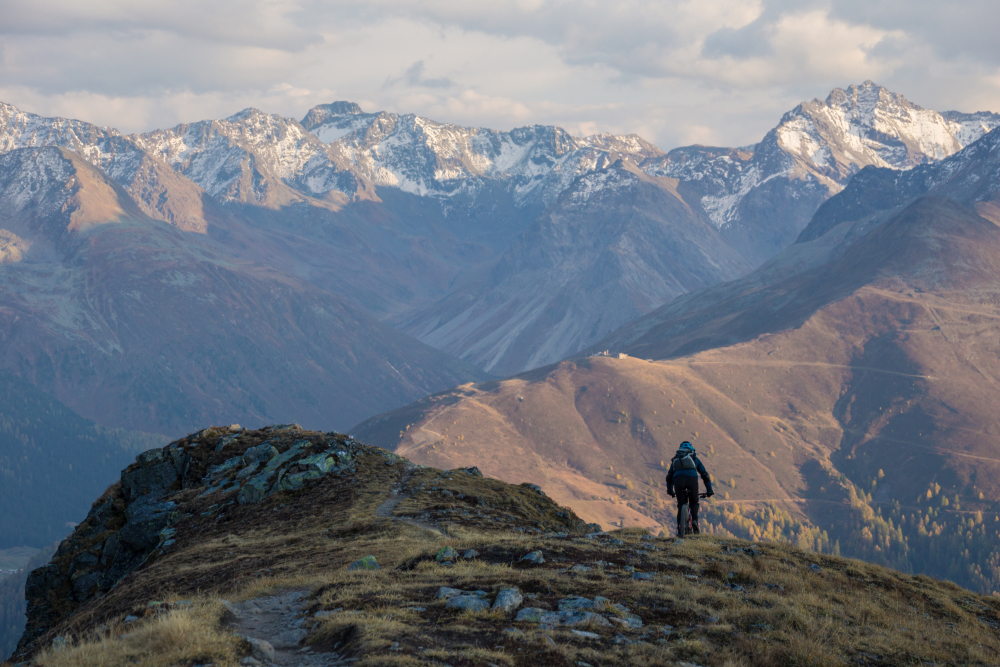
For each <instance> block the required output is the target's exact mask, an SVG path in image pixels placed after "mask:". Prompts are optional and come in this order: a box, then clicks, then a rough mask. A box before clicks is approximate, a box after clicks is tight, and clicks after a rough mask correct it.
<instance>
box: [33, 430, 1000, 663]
mask: <svg viewBox="0 0 1000 667" xmlns="http://www.w3.org/2000/svg"><path fill="white" fill-rule="evenodd" d="M263 443H268V444H269V445H270V446H274V447H275V450H276V452H278V453H275V454H274V456H275V460H278V459H280V460H286V461H287V460H289V459H288V458H287V456H286V454H287V453H288V452H290V451H292V450H293V448H295V447H296V446H298V447H299V450H296V451H301V452H306V451H308V452H316V451H322V450H327V451H329V452H332V454H331V456H333V455H335V456H337V460H338V461H341V462H344V461H350V463H349V464H343V465H341V464H338V466H339V467H338V468H337V469H333V470H331V471H330V472H328V473H327V474H326V475H324V476H321V477H319V478H317V479H315V480H314V481H312V482H308V483H306V484H305V486H303V487H302V488H299V489H297V490H284V491H281V490H275V491H273V492H271V493H270V494H269V495H267V496H266V497H264V498H263V499H262V500H260V502H259V503H247V504H242V505H241V504H240V503H238V502H233V499H234V498H237V497H243V496H242V494H243V493H244V492H243V491H242V489H245V488H246V487H247V485H248V484H250V482H249V481H247V480H248V479H250V476H249V475H247V474H244V473H239V475H242V476H239V475H238V474H237V473H238V471H239V470H240V468H239V465H242V464H238V465H236V466H235V467H234V466H230V467H229V468H227V469H226V471H227V472H225V473H223V472H218V471H219V470H220V469H218V468H212V467H211V466H218V465H220V464H222V463H223V462H224V461H229V460H233V459H236V460H240V457H241V456H242V455H244V453H246V452H247V450H248V449H249V448H250V447H260V445H261V444H263ZM306 443H308V444H306ZM220 445H221V449H222V450H223V451H220V452H215V450H216V449H217V448H220ZM253 451H254V452H259V451H260V450H259V449H255V450H253ZM251 454H252V455H251V456H250V457H249V458H250V459H251V460H252V459H253V458H256V454H253V453H251ZM177 455H178V456H180V455H184V456H188V457H190V461H191V463H190V466H191V467H192V468H194V469H196V470H197V472H196V474H195V475H193V476H191V478H190V480H191V481H182V482H180V483H179V484H176V485H175V486H173V487H171V489H172V490H168V491H167V495H166V496H164V497H163V502H173V503H176V505H173V506H171V507H173V508H174V509H175V510H176V512H177V515H178V519H177V522H176V523H175V524H173V526H172V531H173V532H172V533H170V537H169V539H168V540H166V541H164V540H161V541H160V544H159V546H157V547H156V549H155V550H154V551H153V552H152V554H151V556H150V557H149V558H148V559H147V560H146V561H145V563H144V564H143V565H141V566H140V567H139V568H138V569H136V570H134V571H132V572H131V574H128V575H127V576H125V578H124V579H122V580H121V582H120V583H119V584H118V585H117V586H115V587H114V588H112V589H110V590H109V591H108V592H107V593H105V594H104V595H93V596H91V597H89V598H87V599H86V601H84V602H82V603H76V602H72V601H71V600H68V599H67V597H66V594H65V592H64V591H63V592H61V591H62V589H61V588H59V587H58V586H55V585H54V586H55V587H53V588H50V589H49V593H48V597H47V603H48V604H49V605H50V606H51V607H52V609H54V610H59V609H61V610H62V611H58V613H59V614H60V616H59V618H57V619H55V620H54V622H53V623H51V624H49V625H46V626H45V627H41V628H40V627H35V628H34V631H35V634H34V637H35V643H34V645H33V646H30V647H29V646H22V650H27V651H28V653H26V654H24V655H22V656H20V657H19V658H17V659H18V660H23V659H25V658H27V657H29V655H30V656H33V657H32V658H31V659H32V660H33V662H32V664H37V665H46V666H50V667H62V666H68V665H73V666H74V667H84V666H89V665H95V666H96V665H107V664H126V663H138V662H140V661H141V662H142V664H143V665H147V666H148V665H153V666H159V665H189V664H204V663H208V662H211V663H213V664H216V665H236V664H238V663H239V662H240V660H242V659H243V658H244V656H249V655H251V654H253V655H256V656H258V657H260V656H261V655H266V654H267V648H268V647H269V649H270V651H271V653H270V655H271V658H270V659H269V660H273V661H274V662H275V663H277V664H285V662H284V661H285V660H288V661H290V662H288V664H331V663H334V662H335V661H336V660H338V659H348V660H356V662H353V663H352V664H357V665H423V664H438V665H440V664H448V665H485V664H494V665H506V666H514V665H532V666H534V665H580V664H581V663H582V664H590V665H600V664H654V665H659V664H663V665H673V664H676V663H677V662H680V661H682V662H689V663H693V664H698V665H703V666H705V667H714V666H718V667H722V666H730V665H748V666H758V665H759V666H764V665H775V664H799V665H846V664H855V665H856V664H862V665H898V664H928V665H944V664H948V665H989V664H996V663H997V661H998V660H1000V638H998V635H997V632H996V629H995V628H996V627H998V618H1000V602H998V600H997V599H996V598H989V597H984V596H980V595H977V594H975V593H972V592H969V591H967V590H963V589H961V588H959V587H957V586H955V585H953V584H949V583H941V582H938V581H935V580H934V579H931V578H929V577H925V576H916V577H914V576H911V575H906V574H902V573H900V572H896V571H892V570H888V569H885V568H882V567H878V566H875V565H871V564H866V563H862V562H859V561H854V560H849V559H844V558H839V557H834V556H817V555H815V554H813V553H810V552H807V551H803V550H800V549H798V548H795V547H793V546H789V545H782V544H775V543H767V544H763V543H756V544H755V543H750V542H746V541H742V540H737V539H732V538H719V537H716V536H704V535H703V536H700V537H697V538H692V539H688V540H681V541H678V540H675V539H673V538H666V539H665V538H653V537H651V536H649V535H648V534H647V533H646V532H645V531H643V530H639V529H622V530H616V531H614V532H611V533H607V534H604V533H600V534H595V533H590V534H588V533H587V532H586V531H588V530H591V528H589V527H586V526H584V525H583V524H581V523H580V522H579V520H578V519H576V517H575V516H574V515H573V513H572V512H571V511H569V510H566V509H563V508H560V507H559V506H558V505H556V504H554V503H553V502H551V501H550V500H549V499H548V498H547V497H546V496H545V495H543V494H541V493H539V492H538V491H536V490H534V489H532V488H530V487H527V486H512V485H508V484H504V483H502V482H499V481H497V480H491V479H487V478H482V477H478V476H476V474H475V471H472V472H471V473H470V472H469V471H465V470H450V471H444V470H437V469H432V468H419V467H414V466H412V465H410V464H409V463H408V462H407V461H406V460H404V459H400V458H398V457H396V456H394V455H392V454H390V453H388V452H385V451H383V450H380V449H377V448H370V447H366V446H364V445H359V444H356V443H352V442H351V441H349V440H347V439H346V438H344V437H343V436H338V435H337V434H321V433H315V432H309V431H301V430H299V429H297V428H290V429H288V428H286V429H284V430H271V431H259V432H242V433H240V434H237V437H235V438H234V437H232V435H231V434H229V433H228V432H227V431H224V430H219V429H213V430H209V431H207V432H203V433H202V434H199V435H198V436H196V437H194V438H192V439H189V440H185V441H182V442H181V443H180V444H179V445H178V447H177ZM302 455H303V456H306V454H302ZM171 456H173V455H171ZM283 456H284V457H285V458H284V459H281V457H283ZM308 456H310V457H311V456H313V454H308ZM244 460H247V459H246V457H245V458H244ZM306 460H307V459H304V458H303V459H300V461H306ZM309 460H313V459H309ZM260 465H263V463H261V464H257V463H253V464H248V467H250V468H251V473H253V471H254V470H261V468H259V467H256V466H260ZM296 465H299V466H300V467H301V465H302V464H301V463H300V464H294V463H293V464H291V467H289V468H288V470H289V472H288V473H285V474H286V475H287V474H294V473H292V472H291V471H293V470H295V469H296ZM344 466H346V467H344ZM267 469H268V468H267V467H265V468H263V470H265V471H266V470H267ZM138 470H139V468H138V467H131V468H130V469H129V471H130V475H131V473H134V472H136V471H138ZM203 470H210V471H211V470H215V471H217V472H215V473H213V472H209V473H208V474H209V476H212V475H214V476H216V477H218V478H219V479H218V481H219V482H220V483H221V484H222V485H224V486H222V488H223V489H228V490H221V491H218V492H215V493H209V494H208V495H205V491H206V488H205V487H204V486H201V485H199V483H198V482H196V481H194V480H195V478H196V477H197V478H199V479H200V476H201V475H202V471H203ZM234 475H235V476H236V477H234ZM129 479H130V480H132V481H133V482H134V480H135V479H136V477H135V476H134V475H133V476H131V477H130V478H129ZM185 479H187V477H185ZM225 480H235V481H236V482H238V483H237V484H235V486H231V482H230V481H225ZM240 480H243V481H242V482H240ZM130 483H132V482H130ZM129 497H130V496H129V494H128V492H127V491H125V490H124V489H123V488H122V487H120V486H117V485H116V486H115V487H113V488H112V489H110V490H109V491H108V493H107V494H106V495H105V496H104V497H102V498H101V499H100V502H98V503H95V509H94V511H93V512H92V513H91V516H90V517H89V518H88V520H87V521H86V522H84V524H82V525H81V526H80V527H79V528H78V530H77V532H76V533H75V534H74V536H73V537H72V538H71V539H70V540H68V541H67V542H66V543H64V545H63V547H61V548H60V552H59V553H57V555H56V556H55V558H54V560H53V563H52V566H50V567H53V568H56V570H58V571H59V572H62V571H66V570H67V568H68V567H69V566H70V565H71V564H72V563H74V562H76V563H81V562H83V561H82V560H81V555H82V554H85V553H93V554H96V555H98V556H100V555H101V549H100V547H99V545H101V544H106V543H107V542H106V537H105V536H106V535H109V534H112V533H114V531H115V530H118V529H119V528H120V527H121V523H120V522H117V520H116V519H115V516H116V513H119V512H125V511H126V507H132V506H133V505H134V503H135V502H136V501H134V500H132V501H129V500H128V498H129ZM109 503H110V504H109ZM109 507H112V508H114V509H113V510H108V509H106V508H109ZM109 512H110V513H109ZM121 530H122V532H125V529H124V528H121ZM94 545H97V546H94ZM448 547H450V548H451V549H452V550H453V552H452V551H447V548H448ZM468 550H474V552H475V553H468ZM534 551H539V552H540V555H541V557H542V562H529V561H526V560H524V558H523V557H524V556H525V555H527V554H529V553H531V552H534ZM365 557H374V558H375V559H376V560H377V562H378V563H379V564H380V569H364V568H361V569H353V570H352V569H350V568H349V567H348V566H349V565H351V564H352V563H356V562H357V561H359V560H360V559H363V558H365ZM83 567H84V569H86V568H89V567H93V566H91V565H86V566H83ZM97 567H103V566H101V565H98V566H97ZM56 570H53V572H56ZM84 576H86V574H84ZM442 587H447V588H452V589H459V590H460V591H466V592H468V594H466V595H464V596H461V600H459V599H458V598H456V597H454V596H455V595H456V593H457V591H452V592H449V591H442V590H441V588H442ZM512 588H514V589H516V590H517V593H516V594H515V593H513V592H510V593H508V594H507V595H508V596H511V598H512V599H513V601H512V602H511V605H510V608H509V609H507V610H501V609H491V610H480V611H468V610H462V609H461V608H459V607H460V606H462V605H466V606H469V605H471V606H472V607H477V606H478V607H482V605H481V604H476V603H474V601H475V600H479V599H481V600H485V603H486V604H487V605H489V604H492V603H494V602H495V601H496V598H497V597H498V596H499V594H500V593H501V592H502V591H505V590H507V591H509V590H510V589H512ZM449 596H452V597H449ZM517 598H520V599H517ZM42 616H43V615H42V614H41V613H40V612H38V613H36V615H35V616H34V621H33V622H36V623H37V622H38V621H39V619H41V618H42ZM129 616H131V617H132V618H131V619H129V620H128V622H126V621H125V619H126V617H129ZM38 631H40V632H38ZM57 638H58V640H57ZM248 638H249V639H248ZM261 640H264V641H267V642H268V647H264V646H263V645H262V644H261ZM291 661H294V662H291ZM247 664H253V663H247Z"/></svg>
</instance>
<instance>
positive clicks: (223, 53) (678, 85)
mask: <svg viewBox="0 0 1000 667" xmlns="http://www.w3.org/2000/svg"><path fill="white" fill-rule="evenodd" d="M998 20H1000V9H998V5H997V3H996V0H962V1H959V2H951V3H944V2H941V1H940V0H794V1H793V0H763V1H759V2H753V1H746V0H693V1H691V2H680V1H675V0H661V1H659V2H637V1H633V0H616V2H607V1H589V0H588V1H571V0H491V1H490V2H469V0H425V1H424V2H409V1H406V0H363V1H359V2H353V1H349V0H339V1H338V0H332V1H331V0H325V1H320V0H259V1H250V0H213V1H212V2H204V0H198V1H195V0H169V1H168V0H145V1H143V2H122V1H116V0H88V1H87V2H80V1H79V0H73V1H70V0H32V1H31V2H24V1H23V0H0V100H3V101H6V102H9V103H11V104H14V105H15V106H17V107H20V108H22V109H24V110H27V111H33V112H35V113H40V114H44V115H62V116H69V117H74V118H80V119H83V120H87V121H90V122H93V123H97V124H100V125H112V126H115V127H118V128H119V129H121V130H123V131H139V130H147V129H152V128H156V127H164V126H170V125H174V124H177V123H180V122H188V121H195V120H201V119H204V118H216V117H222V116H227V115H230V114H232V113H235V112H236V111H238V110H240V109H242V108H245V107H248V106H255V107H258V108H260V109H263V110H265V111H270V112H273V113H280V114H283V115H286V116H292V117H296V118H301V117H302V116H303V115H304V114H305V112H306V111H307V110H308V109H309V108H310V107H311V106H313V105H315V104H319V103H323V102H330V101H334V100H352V101H355V102H358V103H359V104H361V106H362V107H363V108H364V109H365V110H366V111H374V110H380V109H387V110H391V111H396V112H401V113H417V114H420V115H424V116H427V117H430V118H433V119H435V120H441V121H450V122H456V123H462V124H466V125H482V126H489V127H494V128H498V129H510V128H512V127H517V126H521V125H527V124H534V123H542V124H556V125H561V126H563V127H565V128H567V129H568V130H570V131H571V132H573V133H575V134H588V133H592V132H595V131H607V132H617V133H627V132H635V133H638V134H640V135H642V136H644V137H646V138H647V139H650V140H651V141H653V142H654V143H656V144H657V145H659V146H661V147H662V148H665V149H669V148H672V147H674V146H678V145H683V144H689V143H706V144H721V145H743V144H749V143H753V142H756V141H758V140H759V139H760V137H761V136H762V135H763V134H764V132H766V131H767V130H768V129H769V128H771V127H773V126H774V125H775V124H776V123H777V121H778V119H779V118H780V116H781V114H782V113H783V112H784V111H786V110H788V109H791V108H792V107H794V106H795V104H797V103H798V102H800V101H802V100H806V99H812V98H814V97H820V98H823V97H825V96H826V95H827V94H828V93H829V91H830V90H831V89H832V88H834V87H845V86H847V85H850V84H851V83H861V82H862V81H864V80H866V79H872V80H874V81H876V82H878V83H881V84H883V85H885V86H888V87H889V88H891V89H892V90H894V91H896V92H900V93H903V94H904V95H906V96H907V97H908V98H909V99H911V100H913V101H914V102H916V103H918V104H920V105H922V106H925V107H929V108H933V109H938V110H946V109H959V110H963V111H976V110H983V109H989V110H993V111H1000V40H998V39H997V38H996V30H995V27H996V25H997V24H998Z"/></svg>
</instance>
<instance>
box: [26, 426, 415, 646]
mask: <svg viewBox="0 0 1000 667" xmlns="http://www.w3.org/2000/svg"><path fill="white" fill-rule="evenodd" d="M360 447H364V445H360V444H358V443H357V442H355V441H354V440H353V439H352V438H350V436H342V435H339V434H335V433H329V434H321V433H316V432H305V431H303V430H302V428H301V427H300V426H298V425H296V424H282V425H276V426H271V427H266V428H264V429H261V430H259V431H248V430H244V429H242V428H241V427H240V426H238V425H233V426H225V427H214V428H209V429H205V430H203V431H200V432H199V433H196V434H194V435H192V436H189V437H188V438H184V439H182V440H178V441H176V442H172V443H171V444H169V445H167V446H166V447H163V448H161V449H151V450H149V451H146V452H143V453H142V454H140V455H139V456H138V457H137V458H136V461H135V463H134V464H132V465H130V466H129V467H128V468H126V469H125V470H123V471H122V474H121V481H120V483H118V484H115V485H114V486H112V487H111V488H110V489H108V491H106V492H105V494H104V495H103V496H102V497H101V498H100V499H98V501H97V502H96V503H94V505H93V507H92V508H91V510H90V513H89V514H88V515H87V518H86V520H85V521H84V522H83V523H81V524H80V526H79V527H78V528H77V530H76V531H74V533H73V534H72V535H71V536H70V537H69V538H67V539H66V540H64V541H63V542H62V544H60V545H59V548H58V550H57V551H56V553H55V555H54V556H53V558H52V561H51V562H50V563H49V564H48V565H46V566H45V567H42V568H39V569H37V570H35V571H33V572H32V573H31V574H30V575H29V576H28V580H27V583H26V584H25V597H26V598H27V600H28V625H27V628H26V630H25V633H24V636H23V637H22V638H21V643H20V645H19V647H18V652H22V651H23V650H26V649H27V648H29V647H30V645H31V643H32V642H33V641H34V640H35V639H36V638H38V637H39V636H41V635H43V634H44V633H45V632H46V631H47V630H48V629H49V628H50V627H52V625H54V623H55V622H57V621H58V620H59V619H60V618H64V617H65V616H66V615H68V614H69V613H71V612H73V611H74V610H75V609H76V608H77V607H79V606H80V605H83V604H85V603H86V602H87V601H89V600H91V599H92V598H94V597H97V596H101V595H102V594H103V593H105V592H107V591H109V590H111V589H112V588H114V587H115V586H116V585H117V584H118V583H119V582H120V581H121V580H122V579H124V578H125V577H127V576H128V575H129V574H131V573H132V572H134V571H136V570H137V569H138V568H140V567H141V566H142V565H143V564H144V563H146V562H147V561H150V560H154V559H155V558H156V557H157V556H158V555H160V554H162V553H164V552H165V551H166V550H168V549H170V547H171V546H172V545H173V544H174V539H173V538H174V535H175V533H176V528H175V525H176V524H178V523H179V522H181V521H183V520H185V519H186V518H188V517H191V516H192V515H191V513H189V512H186V511H185V509H186V506H185V502H186V501H187V500H189V499H190V498H206V497H209V498H211V499H212V500H213V501H214V502H213V504H212V505H211V506H210V507H209V508H208V510H207V511H206V512H204V513H203V515H204V514H208V515H212V514H216V513H219V512H222V511H224V508H225V507H227V506H230V505H233V504H238V505H251V504H254V503H259V502H261V501H262V500H264V499H265V498H268V497H269V496H271V495H273V494H275V493H278V492H281V491H297V490H301V489H303V488H304V487H305V486H306V485H307V484H309V483H310V482H314V481H316V480H319V479H322V478H323V477H325V476H327V475H343V474H348V473H351V472H352V471H353V470H354V467H355V464H354V462H355V457H356V453H357V450H358V448H360ZM367 449H374V448H367ZM375 451H378V452H381V453H382V454H384V456H385V457H387V458H389V459H393V460H395V459H398V457H397V456H396V455H395V454H390V453H388V452H383V450H375ZM227 455H228V456H227ZM222 457H226V458H225V459H224V460H222V461H221V462H218V463H217V462H216V461H218V460H219V459H221V458H222Z"/></svg>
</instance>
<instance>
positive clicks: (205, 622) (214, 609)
mask: <svg viewBox="0 0 1000 667" xmlns="http://www.w3.org/2000/svg"><path fill="white" fill-rule="evenodd" d="M224 611H225V609H224V607H223V606H222V604H220V603H219V602H218V601H206V600H201V601H198V602H196V603H195V605H194V606H193V607H192V608H191V609H185V610H179V609H178V610H171V611H168V612H166V613H163V614H159V615H156V616H155V617H153V618H150V619H148V620H144V621H136V622H134V623H132V624H128V625H123V624H121V623H114V624H112V625H110V626H108V627H105V628H102V629H100V630H99V631H97V632H95V633H93V634H92V635H91V636H90V637H86V638H80V639H75V638H72V637H68V638H65V639H66V643H65V644H64V645H63V644H60V645H57V646H54V647H50V648H48V649H47V650H45V651H44V652H43V653H42V654H41V655H39V656H38V657H37V658H36V659H35V664H37V665H39V666H40V667H110V666H112V665H128V664H140V663H141V664H142V665H144V666H145V667H169V666H170V665H189V664H195V663H212V664H215V665H217V666H218V667H227V666H228V665H236V664H239V660H240V656H241V655H242V654H243V653H244V646H243V644H244V642H243V641H242V640H240V639H239V638H237V637H236V636H234V635H233V634H231V633H229V632H227V631H226V630H225V629H224V628H223V627H222V624H221V618H222V615H223V613H224Z"/></svg>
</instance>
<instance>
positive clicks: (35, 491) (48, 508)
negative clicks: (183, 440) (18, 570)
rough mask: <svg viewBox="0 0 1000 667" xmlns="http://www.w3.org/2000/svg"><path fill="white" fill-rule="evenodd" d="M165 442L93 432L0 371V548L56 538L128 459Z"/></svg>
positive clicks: (123, 433) (97, 429) (40, 393)
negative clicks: (0, 507) (54, 490)
mask: <svg viewBox="0 0 1000 667" xmlns="http://www.w3.org/2000/svg"><path fill="white" fill-rule="evenodd" d="M165 443H166V438H164V437H162V436H157V435H150V434H145V433H136V432H128V431H122V430H111V429H104V428H101V427H100V426H98V425H97V424H95V423H94V422H92V421H89V420H86V419H84V418H82V417H80V416H79V415H77V414H75V413H74V412H73V411H72V410H70V409H68V408H67V407H66V406H65V405H63V404H62V403H60V402H59V401H57V400H55V399H54V398H52V397H51V396H49V395H48V394H46V393H45V392H43V391H40V390H39V389H37V388H35V387H34V386H33V385H31V384H30V383H28V382H25V381H24V380H21V379H19V378H16V377H13V376H11V375H9V374H7V373H2V374H0V478H2V480H3V483H2V484H0V506H2V507H3V512H2V513H0V549H9V548H12V547H15V546H21V545H34V546H36V547H43V546H45V545H46V544H49V543H51V542H52V541H53V540H59V539H62V538H63V537H64V536H65V535H67V534H69V532H70V530H71V528H72V526H73V525H75V524H76V523H79V522H80V521H82V520H83V518H84V516H85V515H86V511H87V507H88V506H89V504H90V502H91V500H92V498H93V497H94V495H95V494H99V493H101V492H102V491H103V490H104V489H106V488H107V487H108V485H109V484H110V483H111V482H113V481H114V480H115V478H116V477H117V476H118V471H120V470H121V469H122V468H123V467H124V466H126V465H128V464H129V463H130V462H131V461H132V460H133V459H134V458H135V456H136V454H138V453H140V452H142V451H143V450H146V449H149V448H151V447H156V446H162V445H163V444H165ZM53 489H59V493H53V492H52V490H53Z"/></svg>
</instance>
